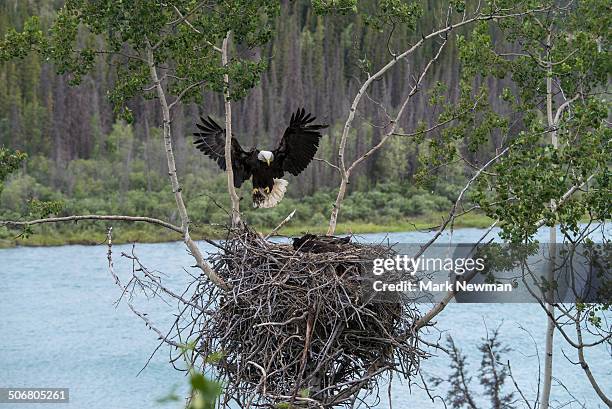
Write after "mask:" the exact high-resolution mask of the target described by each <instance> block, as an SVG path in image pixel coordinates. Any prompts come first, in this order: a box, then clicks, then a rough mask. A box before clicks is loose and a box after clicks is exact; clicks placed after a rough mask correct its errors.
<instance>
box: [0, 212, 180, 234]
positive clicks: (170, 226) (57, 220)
mask: <svg viewBox="0 0 612 409" xmlns="http://www.w3.org/2000/svg"><path fill="white" fill-rule="evenodd" d="M79 220H116V221H127V222H145V223H150V224H155V225H158V226H162V227H165V228H167V229H170V230H173V231H175V232H177V233H183V230H181V228H180V227H179V226H175V225H174V224H172V223H169V222H166V221H163V220H160V219H155V218H153V217H143V216H123V215H115V214H109V215H98V214H87V215H82V216H64V217H48V218H45V219H36V220H27V221H13V220H0V226H7V227H25V226H33V225H35V224H45V223H62V222H72V221H75V222H76V221H79Z"/></svg>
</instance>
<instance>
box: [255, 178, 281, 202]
mask: <svg viewBox="0 0 612 409" xmlns="http://www.w3.org/2000/svg"><path fill="white" fill-rule="evenodd" d="M288 184H289V182H287V181H286V180H285V179H274V186H273V187H272V191H271V192H270V193H268V194H266V193H265V192H263V189H260V191H261V192H262V194H263V195H264V197H265V199H264V200H263V202H260V203H258V204H256V203H253V206H254V207H263V208H264V209H269V208H270V207H274V206H276V205H277V204H278V202H280V201H281V200H283V197H284V196H285V192H286V191H287V185H288Z"/></svg>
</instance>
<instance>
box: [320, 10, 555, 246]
mask: <svg viewBox="0 0 612 409" xmlns="http://www.w3.org/2000/svg"><path fill="white" fill-rule="evenodd" d="M546 9H548V8H544V9H534V10H527V11H522V12H512V9H501V8H498V9H497V10H495V11H493V12H491V13H487V14H481V12H480V8H478V10H477V11H476V13H475V14H474V15H473V16H472V17H470V18H467V16H466V15H465V14H464V15H463V17H462V19H461V21H459V22H456V23H450V22H449V21H447V22H446V25H445V27H443V28H440V29H438V30H435V31H432V32H431V33H429V34H427V35H423V36H422V38H421V39H420V40H419V41H417V42H416V43H415V44H414V45H412V46H411V47H410V48H408V49H407V50H405V51H404V52H402V53H400V54H396V55H394V56H393V59H391V60H390V61H389V62H388V63H387V64H386V65H384V66H383V67H382V68H380V69H379V70H378V71H377V72H376V73H374V74H373V75H369V74H368V78H367V79H366V81H364V83H363V84H362V85H361V87H360V88H359V91H358V92H357V94H356V95H355V98H354V99H353V102H352V103H351V107H350V109H349V113H348V116H347V119H346V122H345V123H344V127H343V129H342V135H341V137H340V144H339V148H338V167H339V168H340V176H341V180H340V186H339V188H338V194H337V197H336V201H335V203H334V205H333V209H332V212H331V215H330V220H329V226H328V230H327V234H328V235H332V234H334V232H335V230H336V225H337V221H338V213H339V211H340V207H341V206H342V202H343V200H344V197H345V195H346V188H347V185H348V183H349V178H350V170H352V168H351V167H350V166H349V167H348V168H347V164H346V160H345V151H346V144H347V140H348V136H349V132H350V130H351V129H352V125H353V121H354V119H355V113H356V112H357V108H358V106H359V104H360V102H361V100H362V98H363V97H364V96H365V95H366V94H367V90H368V88H369V87H370V85H372V83H373V82H374V81H376V80H377V79H379V78H380V77H382V76H383V75H384V74H385V73H386V72H387V71H389V70H390V69H391V68H393V67H394V66H395V64H397V63H398V62H399V61H402V60H404V59H405V58H407V57H408V56H410V55H411V54H413V53H414V52H415V51H416V50H418V49H419V48H420V47H422V46H423V45H424V44H425V42H426V41H428V40H431V39H433V38H436V37H442V38H444V39H445V40H444V43H446V39H447V36H448V34H449V33H450V31H451V30H453V29H456V28H459V27H463V26H466V25H469V24H472V23H476V22H479V21H490V20H500V19H506V18H516V17H520V16H524V15H527V14H532V13H535V12H538V11H544V10H546ZM443 45H444V44H443ZM435 59H437V57H434V59H433V61H430V62H432V63H433V62H435ZM427 69H429V68H427ZM419 83H420V80H419ZM417 85H419V84H417ZM416 91H418V86H417V88H416ZM411 92H412V91H411ZM405 102H406V101H405ZM400 116H401V114H400ZM390 125H391V127H392V129H393V130H394V129H395V127H396V126H397V121H395V122H392V123H391V124H390ZM392 133H393V131H392V132H391V134H392ZM387 138H388V137H387ZM387 138H385V140H386V139H387ZM376 149H378V148H376ZM358 160H359V162H361V161H362V160H363V159H358ZM355 165H356V164H355Z"/></svg>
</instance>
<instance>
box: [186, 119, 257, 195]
mask: <svg viewBox="0 0 612 409" xmlns="http://www.w3.org/2000/svg"><path fill="white" fill-rule="evenodd" d="M200 120H201V121H202V123H201V124H196V126H197V127H198V129H199V130H200V132H194V134H193V135H194V136H195V137H196V139H195V141H194V142H193V143H194V144H195V146H196V148H198V149H199V150H200V151H202V152H203V153H204V154H206V155H208V156H209V157H210V158H212V159H213V160H214V161H215V162H217V164H218V165H219V167H220V168H221V169H222V170H225V129H223V128H221V127H220V126H219V124H217V123H216V122H215V121H214V120H213V119H212V118H211V117H208V118H207V119H204V118H202V117H200ZM250 156H252V153H251V152H245V151H244V149H242V147H241V146H240V143H238V140H237V139H236V138H234V137H232V169H233V171H234V186H235V187H237V188H238V187H240V186H242V184H243V183H244V181H245V180H247V179H249V178H250V177H251V174H252V167H251V164H250V163H251V160H250V159H251V158H250Z"/></svg>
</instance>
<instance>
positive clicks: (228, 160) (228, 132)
mask: <svg viewBox="0 0 612 409" xmlns="http://www.w3.org/2000/svg"><path fill="white" fill-rule="evenodd" d="M231 35H232V32H231V31H228V32H227V35H226V36H225V38H224V39H223V46H222V48H221V64H223V66H224V67H225V66H227V47H228V43H229V39H230V36H231ZM223 82H224V83H225V89H224V91H223V96H224V99H225V170H226V171H227V191H228V192H229V195H230V199H231V201H232V215H231V216H232V227H235V226H237V225H238V224H239V223H240V199H239V198H238V194H237V193H236V189H235V188H234V170H233V168H232V104H231V101H230V95H229V75H228V74H227V73H226V74H223Z"/></svg>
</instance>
